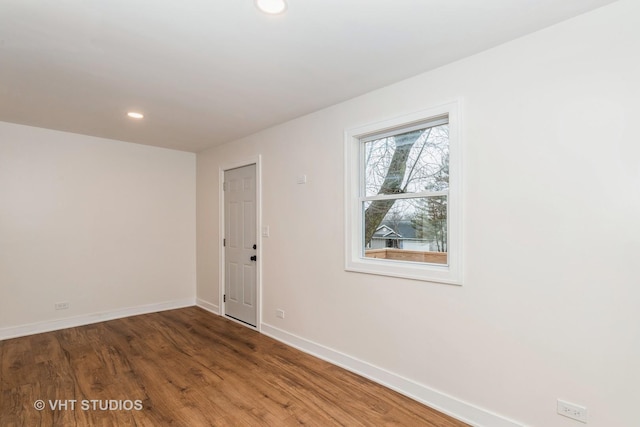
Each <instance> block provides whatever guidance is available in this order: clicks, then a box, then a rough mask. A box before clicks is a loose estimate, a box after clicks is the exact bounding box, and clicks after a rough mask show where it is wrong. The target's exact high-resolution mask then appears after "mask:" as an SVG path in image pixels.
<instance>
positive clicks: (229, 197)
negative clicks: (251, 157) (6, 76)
mask: <svg viewBox="0 0 640 427" xmlns="http://www.w3.org/2000/svg"><path fill="white" fill-rule="evenodd" d="M224 229H225V236H224V239H225V241H224V259H225V270H224V276H225V277H224V281H225V284H224V291H225V295H224V299H223V301H224V304H225V306H224V313H225V315H226V316H229V317H232V318H234V319H236V320H240V321H241V322H244V323H247V324H249V325H251V326H256V318H257V311H258V310H257V306H256V300H257V298H256V282H257V268H256V264H257V251H256V248H257V246H256V244H257V243H258V242H257V240H256V165H255V164H253V165H248V166H243V167H240V168H236V169H230V170H227V171H225V172H224Z"/></svg>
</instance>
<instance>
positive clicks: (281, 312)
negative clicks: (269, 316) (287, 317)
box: [276, 309, 284, 319]
mask: <svg viewBox="0 0 640 427" xmlns="http://www.w3.org/2000/svg"><path fill="white" fill-rule="evenodd" d="M276 317H277V318H278V319H284V310H280V309H278V310H276Z"/></svg>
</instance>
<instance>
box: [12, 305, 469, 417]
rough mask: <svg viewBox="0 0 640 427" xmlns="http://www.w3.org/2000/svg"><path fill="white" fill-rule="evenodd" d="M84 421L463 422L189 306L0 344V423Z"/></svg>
mask: <svg viewBox="0 0 640 427" xmlns="http://www.w3.org/2000/svg"><path fill="white" fill-rule="evenodd" d="M37 400H42V401H43V403H44V406H45V407H44V409H42V410H37V409H36V408H35V407H34V404H35V405H37V404H36V403H35V402H36V401H37ZM73 401H75V408H72V405H74V402H73ZM65 402H66V408H65V407H60V406H57V407H55V409H52V407H51V405H56V404H58V405H59V404H60V403H63V404H64V403H65ZM109 405H111V407H109ZM132 406H133V408H132ZM136 406H138V407H139V410H138V409H137V408H136ZM111 408H113V410H111ZM85 425H98V426H128V425H136V426H164V425H176V426H209V425H212V426H213V425H218V426H263V425H266V426H290V425H311V426H333V425H345V426H382V425H385V426H386V425H398V426H432V427H461V426H466V424H464V423H462V422H459V421H456V420H454V419H452V418H450V417H448V416H446V415H443V414H441V413H439V412H437V411H435V410H432V409H430V408H428V407H426V406H423V405H421V404H419V403H417V402H415V401H413V400H411V399H409V398H406V397H404V396H402V395H400V394H398V393H396V392H394V391H392V390H389V389H387V388H385V387H382V386H380V385H378V384H376V383H373V382H371V381H369V380H366V379H364V378H362V377H360V376H358V375H355V374H353V373H350V372H348V371H346V370H344V369H341V368H338V367H336V366H333V365H331V364H329V363H327V362H324V361H322V360H320V359H317V358H315V357H312V356H309V355H307V354H305V353H302V352H300V351H298V350H296V349H293V348H291V347H288V346H286V345H284V344H282V343H279V342H278V341H275V340H273V339H271V338H269V337H267V336H264V335H261V334H259V333H257V332H255V331H252V330H250V329H248V328H245V327H242V326H240V325H238V324H236V323H234V322H231V321H229V320H227V319H224V318H222V317H220V316H216V315H213V314H211V313H208V312H206V311H204V310H201V309H199V308H196V307H190V308H185V309H180V310H172V311H165V312H161V313H154V314H147V315H142V316H135V317H130V318H125V319H119V320H113V321H109V322H103V323H98V324H94V325H88V326H82V327H78V328H70V329H65V330H61V331H55V332H49V333H44V334H38V335H32V336H28V337H22V338H15V339H11V340H6V341H0V426H2V427H5V426H85Z"/></svg>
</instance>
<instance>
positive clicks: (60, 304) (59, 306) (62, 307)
mask: <svg viewBox="0 0 640 427" xmlns="http://www.w3.org/2000/svg"><path fill="white" fill-rule="evenodd" d="M53 306H54V307H55V309H56V310H67V309H68V308H69V303H68V302H66V301H65V302H57V303H55V304H54V305H53Z"/></svg>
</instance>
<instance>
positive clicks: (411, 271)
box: [344, 100, 463, 285]
mask: <svg viewBox="0 0 640 427" xmlns="http://www.w3.org/2000/svg"><path fill="white" fill-rule="evenodd" d="M461 104H462V102H461V100H455V101H452V102H449V103H446V104H443V105H440V106H436V107H433V108H430V109H427V110H423V111H418V112H415V113H411V114H406V115H403V116H399V117H394V118H392V119H389V120H384V121H381V122H375V123H369V124H366V125H363V126H358V127H354V128H351V129H347V130H345V133H344V139H345V144H344V147H345V166H344V169H345V179H344V185H345V192H344V194H345V200H344V203H345V241H344V244H345V266H344V268H345V270H347V271H353V272H358V273H369V274H378V275H383V276H392V277H402V278H406V279H415V280H423V281H427V282H436V283H447V284H453V285H462V273H463V268H462V252H463V251H462V223H463V221H462V208H463V207H462V172H463V171H462V141H461V132H460V130H461V125H460V123H461V115H462V114H461V110H462V107H461ZM444 115H447V116H448V120H449V168H450V170H451V174H450V176H449V194H448V206H449V218H448V220H449V227H448V231H449V237H448V240H447V242H448V257H447V264H448V265H447V266H439V265H435V264H427V263H410V262H403V261H390V260H380V259H375V258H365V257H363V256H362V244H361V242H362V240H363V237H362V233H363V230H362V226H361V222H362V221H361V203H362V200H363V197H362V196H361V195H360V169H361V168H362V165H361V164H360V163H361V156H360V146H361V144H362V138H363V137H366V136H367V135H371V134H381V133H384V132H388V131H391V130H394V129H398V128H400V127H404V126H411V124H413V123H420V122H422V123H424V122H428V121H429V119H431V118H437V117H442V116H444ZM372 197H375V198H387V197H386V196H372ZM406 197H413V194H412V196H405V195H402V196H400V197H392V198H406Z"/></svg>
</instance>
